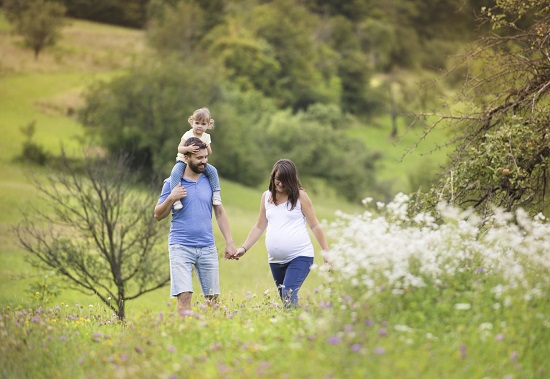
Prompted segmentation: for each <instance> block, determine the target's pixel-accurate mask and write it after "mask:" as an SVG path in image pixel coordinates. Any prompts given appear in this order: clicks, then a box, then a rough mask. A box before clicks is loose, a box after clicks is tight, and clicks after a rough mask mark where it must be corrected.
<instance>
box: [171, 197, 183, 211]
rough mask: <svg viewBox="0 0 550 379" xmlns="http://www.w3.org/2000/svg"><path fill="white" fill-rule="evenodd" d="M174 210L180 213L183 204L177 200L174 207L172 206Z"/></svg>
mask: <svg viewBox="0 0 550 379" xmlns="http://www.w3.org/2000/svg"><path fill="white" fill-rule="evenodd" d="M172 207H173V208H174V210H176V211H179V210H180V209H181V208H183V204H182V203H181V200H177V201H175V202H174V205H173V206H172Z"/></svg>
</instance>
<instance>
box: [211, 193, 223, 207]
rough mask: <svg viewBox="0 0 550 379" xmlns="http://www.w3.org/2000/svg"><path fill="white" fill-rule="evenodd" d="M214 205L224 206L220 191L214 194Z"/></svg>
mask: <svg viewBox="0 0 550 379" xmlns="http://www.w3.org/2000/svg"><path fill="white" fill-rule="evenodd" d="M212 204H214V205H222V195H221V194H220V191H216V192H214V193H213V194H212Z"/></svg>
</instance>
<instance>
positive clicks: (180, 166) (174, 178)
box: [170, 161, 186, 210]
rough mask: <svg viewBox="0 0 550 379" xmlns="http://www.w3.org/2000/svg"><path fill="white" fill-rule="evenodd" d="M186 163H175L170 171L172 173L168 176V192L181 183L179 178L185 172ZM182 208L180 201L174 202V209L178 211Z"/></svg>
mask: <svg viewBox="0 0 550 379" xmlns="http://www.w3.org/2000/svg"><path fill="white" fill-rule="evenodd" d="M185 166H186V163H185V162H182V161H177V162H176V164H175V165H174V168H173V169H172V173H171V174H170V190H173V189H174V187H176V186H177V185H178V184H180V183H181V178H182V176H183V172H184V171H185ZM181 208H183V205H182V204H181V200H178V201H176V202H174V209H175V210H178V209H181Z"/></svg>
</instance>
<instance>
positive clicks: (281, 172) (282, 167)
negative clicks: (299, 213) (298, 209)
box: [269, 159, 303, 210]
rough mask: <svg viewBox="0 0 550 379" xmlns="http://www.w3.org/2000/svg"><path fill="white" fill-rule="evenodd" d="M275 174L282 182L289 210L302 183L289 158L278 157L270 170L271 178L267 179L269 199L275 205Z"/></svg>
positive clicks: (292, 206)
mask: <svg viewBox="0 0 550 379" xmlns="http://www.w3.org/2000/svg"><path fill="white" fill-rule="evenodd" d="M275 176H278V177H279V181H280V182H281V183H282V184H283V187H284V188H285V190H286V192H287V194H288V201H289V202H290V205H291V207H290V210H293V209H294V207H295V206H296V203H298V198H299V197H300V190H301V189H303V188H302V184H300V179H299V178H298V172H297V170H296V166H295V165H294V163H293V162H292V161H291V160H290V159H279V160H278V161H277V162H276V163H275V165H274V166H273V170H271V180H270V181H269V192H271V200H272V201H273V204H275V205H277V190H276V186H275Z"/></svg>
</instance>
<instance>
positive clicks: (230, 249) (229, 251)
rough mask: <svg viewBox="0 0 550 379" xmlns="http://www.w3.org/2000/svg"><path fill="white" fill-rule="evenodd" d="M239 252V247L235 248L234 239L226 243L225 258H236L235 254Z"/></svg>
mask: <svg viewBox="0 0 550 379" xmlns="http://www.w3.org/2000/svg"><path fill="white" fill-rule="evenodd" d="M236 253H237V249H236V248H235V244H234V243H233V241H231V242H229V243H227V244H226V245H225V251H224V258H225V259H234V258H233V256H234V255H235V254H236Z"/></svg>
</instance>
